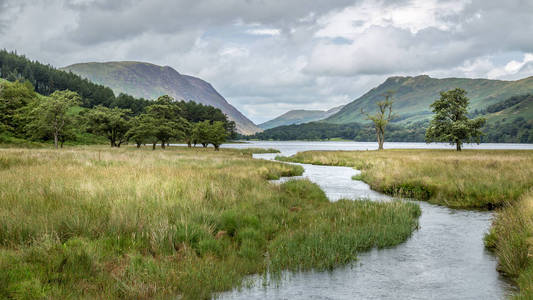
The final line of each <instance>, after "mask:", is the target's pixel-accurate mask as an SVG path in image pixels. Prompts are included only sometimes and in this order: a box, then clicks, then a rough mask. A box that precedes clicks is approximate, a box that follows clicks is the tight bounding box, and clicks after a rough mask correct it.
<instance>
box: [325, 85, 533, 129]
mask: <svg viewBox="0 0 533 300" xmlns="http://www.w3.org/2000/svg"><path fill="white" fill-rule="evenodd" d="M456 87H459V88H463V89H465V90H466V91H467V92H468V94H467V96H468V97H469V98H470V111H471V112H475V111H476V110H477V111H481V110H483V109H486V108H487V107H488V106H490V105H492V104H495V103H498V102H501V101H504V100H505V99H508V98H509V97H512V96H516V95H524V94H529V93H533V77H528V78H524V79H521V80H516V81H503V80H490V79H469V78H444V79H437V78H431V77H429V76H427V75H421V76H416V77H390V78H388V79H387V80H385V82H383V83H382V84H380V85H379V86H377V87H376V88H373V89H371V90H370V91H369V92H367V93H366V94H364V95H363V96H361V97H359V98H357V99H356V100H354V101H353V102H351V103H349V104H347V105H346V106H344V107H343V108H342V109H341V110H340V111H339V112H338V113H336V114H334V115H332V116H331V117H329V118H327V119H326V120H324V121H325V122H329V123H337V124H345V123H352V122H368V121H366V120H365V119H364V116H363V115H362V114H361V109H364V110H365V111H367V112H370V113H372V112H374V111H376V105H375V103H376V102H377V101H379V100H382V99H383V98H384V97H383V95H384V94H385V93H386V92H388V91H392V92H394V96H393V98H394V104H393V110H394V112H395V113H396V115H397V118H396V121H395V122H398V123H403V124H412V123H415V122H417V121H422V120H427V119H429V118H431V116H432V113H431V110H430V107H429V106H430V104H431V103H433V102H434V101H435V100H436V99H438V98H439V93H440V92H441V91H446V90H450V89H454V88H456ZM529 117H530V118H531V117H532V116H531V115H530V116H529Z"/></svg>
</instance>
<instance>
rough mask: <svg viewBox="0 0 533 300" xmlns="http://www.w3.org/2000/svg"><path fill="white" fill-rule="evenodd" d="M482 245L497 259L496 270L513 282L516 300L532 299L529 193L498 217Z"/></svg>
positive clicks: (532, 211)
mask: <svg viewBox="0 0 533 300" xmlns="http://www.w3.org/2000/svg"><path fill="white" fill-rule="evenodd" d="M485 244H486V245H487V247H489V248H490V249H492V250H494V252H495V253H496V255H498V258H499V262H500V264H499V268H500V269H501V271H503V272H505V273H506V274H508V275H509V276H511V277H512V278H513V279H515V280H516V282H517V284H518V287H519V288H520V294H519V295H517V296H516V297H515V298H516V299H533V189H530V190H529V191H528V192H526V193H525V194H524V195H523V196H522V197H521V198H520V199H519V200H518V202H516V203H515V204H514V205H511V206H509V207H507V208H505V209H503V210H502V211H501V212H499V213H498V215H497V217H496V219H495V220H494V223H493V226H492V228H491V231H490V233H489V234H488V235H487V236H486V237H485Z"/></svg>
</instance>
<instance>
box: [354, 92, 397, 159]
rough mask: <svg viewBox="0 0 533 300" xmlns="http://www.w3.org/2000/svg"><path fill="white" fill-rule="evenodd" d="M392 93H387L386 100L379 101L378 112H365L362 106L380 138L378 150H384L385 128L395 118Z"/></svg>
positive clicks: (362, 111)
mask: <svg viewBox="0 0 533 300" xmlns="http://www.w3.org/2000/svg"><path fill="white" fill-rule="evenodd" d="M392 103H393V101H392V93H390V92H388V93H386V94H385V100H383V101H379V102H377V103H376V104H377V106H378V112H377V113H376V114H375V115H370V114H368V113H365V111H364V110H363V109H362V108H361V113H362V114H364V115H366V118H367V120H370V121H372V122H373V123H374V129H375V130H376V136H377V139H378V150H383V143H385V130H386V128H387V125H388V124H389V122H390V120H392V118H394V115H393V114H392Z"/></svg>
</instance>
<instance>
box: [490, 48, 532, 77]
mask: <svg viewBox="0 0 533 300" xmlns="http://www.w3.org/2000/svg"><path fill="white" fill-rule="evenodd" d="M532 65H533V53H526V54H524V58H523V59H522V61H516V60H511V61H510V62H508V63H507V64H506V65H505V66H503V67H500V68H494V69H492V70H490V71H489V72H488V73H487V75H488V77H489V78H495V79H509V78H516V77H517V76H518V77H524V76H531V75H533V73H531V70H532Z"/></svg>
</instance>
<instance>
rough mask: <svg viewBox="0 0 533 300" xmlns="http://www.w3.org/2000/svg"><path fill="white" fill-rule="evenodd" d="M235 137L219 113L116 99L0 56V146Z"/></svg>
mask: <svg viewBox="0 0 533 300" xmlns="http://www.w3.org/2000/svg"><path fill="white" fill-rule="evenodd" d="M234 137H235V123H234V122H233V121H230V120H229V119H228V118H227V116H226V115H225V114H224V113H223V112H222V111H221V110H220V109H218V108H215V107H212V106H208V105H202V104H199V103H196V102H194V101H189V102H186V101H176V100H175V99H172V98H171V97H169V96H162V97H159V98H158V99H157V100H154V101H150V100H146V99H142V98H135V97H133V96H130V95H126V94H120V95H118V96H117V97H115V95H114V94H113V91H112V90H111V89H110V88H108V87H104V86H102V85H97V84H94V83H92V82H90V81H88V80H86V79H83V78H81V77H80V76H78V75H75V74H73V73H67V72H64V71H60V70H57V69H55V68H53V67H52V66H49V65H44V64H41V63H39V62H36V61H31V60H29V59H27V58H26V57H24V56H20V55H17V54H16V53H15V52H7V51H5V50H1V51H0V143H18V144H23V143H26V142H51V141H53V142H54V144H55V145H56V146H57V145H60V146H62V145H63V144H64V143H65V142H67V143H71V144H92V143H103V142H107V143H109V144H110V145H111V146H112V147H120V145H122V144H124V143H127V142H133V143H135V144H137V145H141V144H152V145H154V147H155V144H156V143H160V144H161V145H162V146H163V147H164V145H165V144H166V143H169V142H173V141H180V142H186V143H189V144H202V145H204V146H206V145H207V144H213V145H214V146H215V148H218V146H219V145H220V143H222V142H223V141H225V140H226V139H227V138H234Z"/></svg>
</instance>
